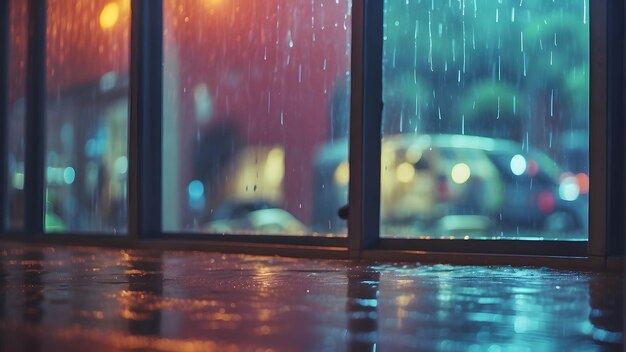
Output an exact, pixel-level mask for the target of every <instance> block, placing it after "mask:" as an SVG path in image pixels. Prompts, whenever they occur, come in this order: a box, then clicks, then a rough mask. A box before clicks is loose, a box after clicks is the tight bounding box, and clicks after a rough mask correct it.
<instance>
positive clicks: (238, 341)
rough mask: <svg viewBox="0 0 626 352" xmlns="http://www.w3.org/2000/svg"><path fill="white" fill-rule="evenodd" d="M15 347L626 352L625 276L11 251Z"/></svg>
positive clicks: (9, 308)
mask: <svg viewBox="0 0 626 352" xmlns="http://www.w3.org/2000/svg"><path fill="white" fill-rule="evenodd" d="M0 288H1V289H0V350H4V351H40V350H41V351H55V350H59V351H61V350H62V351H66V350H87V349H88V350H90V351H93V352H95V351H114V350H156V351H208V350H219V351H321V350H329V351H337V350H348V351H368V350H371V351H374V350H380V351H402V350H420V351H430V350H436V351H490V352H497V351H572V350H576V351H596V350H622V347H623V345H622V343H623V342H622V339H623V334H622V332H623V330H624V321H623V296H624V278H623V274H611V273H595V272H570V271H562V270H552V269H538V268H514V267H504V266H499V267H462V266H448V265H419V264H411V265H366V264H359V263H354V262H348V261H325V260H308V259H286V258H275V257H255V256H246V255H222V254H215V253H192V252H167V251H166V252H158V251H145V250H113V249H103V248H82V247H62V246H55V247H34V246H33V247H27V246H20V245H15V244H1V243H0Z"/></svg>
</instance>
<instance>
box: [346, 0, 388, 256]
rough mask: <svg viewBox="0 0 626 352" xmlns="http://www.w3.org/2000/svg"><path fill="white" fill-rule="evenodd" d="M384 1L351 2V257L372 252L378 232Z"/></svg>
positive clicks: (349, 230)
mask: <svg viewBox="0 0 626 352" xmlns="http://www.w3.org/2000/svg"><path fill="white" fill-rule="evenodd" d="M382 48H383V1H380V0H363V1H355V2H354V3H353V4H352V64H351V67H352V75H351V98H350V99H351V102H350V156H349V160H350V185H349V195H348V204H349V216H348V232H349V236H350V239H349V247H350V250H351V252H352V256H353V257H355V256H358V255H359V251H360V250H363V249H368V248H374V247H375V246H376V245H377V242H378V238H379V232H380V150H381V138H380V133H381V121H382Z"/></svg>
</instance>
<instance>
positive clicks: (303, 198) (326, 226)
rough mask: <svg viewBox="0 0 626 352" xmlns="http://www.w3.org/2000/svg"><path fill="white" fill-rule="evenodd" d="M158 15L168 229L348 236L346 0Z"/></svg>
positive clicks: (181, 4) (171, 7) (178, 5)
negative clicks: (343, 212) (340, 213)
mask: <svg viewBox="0 0 626 352" xmlns="http://www.w3.org/2000/svg"><path fill="white" fill-rule="evenodd" d="M164 11H165V33H164V41H165V44H164V45H165V50H164V52H165V73H164V75H165V77H164V80H165V84H164V131H165V133H164V136H163V139H164V149H163V164H164V185H163V191H164V209H163V213H164V219H163V227H164V229H165V230H167V231H181V230H185V231H189V230H191V231H202V232H211V233H220V234H221V233H229V234H289V235H304V234H324V235H330V234H335V235H337V234H345V233H346V223H345V221H343V220H341V219H339V218H338V217H337V209H338V208H339V207H341V206H342V205H344V204H345V203H346V201H347V184H348V170H347V167H346V164H345V160H347V154H348V143H347V140H346V138H347V136H348V120H349V116H348V115H349V113H348V106H349V103H348V102H349V83H348V81H349V72H350V68H349V65H350V36H351V33H350V28H351V19H350V13H351V3H350V1H348V0H296V1H294V0H272V1H269V0H268V1H249V0H231V1H218V0H213V1H192V0H187V1H174V0H166V1H165V4H164Z"/></svg>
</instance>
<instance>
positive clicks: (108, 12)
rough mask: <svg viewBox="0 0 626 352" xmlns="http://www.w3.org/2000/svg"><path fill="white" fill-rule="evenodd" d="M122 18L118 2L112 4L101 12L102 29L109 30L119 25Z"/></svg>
mask: <svg viewBox="0 0 626 352" xmlns="http://www.w3.org/2000/svg"><path fill="white" fill-rule="evenodd" d="M119 18H120V5H118V4H117V3H116V2H110V3H108V4H106V5H104V7H103V8H102V11H101V12H100V27H102V29H108V28H111V27H113V26H115V24H116V23H117V20H118V19H119Z"/></svg>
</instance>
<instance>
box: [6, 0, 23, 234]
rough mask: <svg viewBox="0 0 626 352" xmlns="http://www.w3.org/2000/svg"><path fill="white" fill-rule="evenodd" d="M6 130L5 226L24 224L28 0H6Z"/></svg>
mask: <svg viewBox="0 0 626 352" xmlns="http://www.w3.org/2000/svg"><path fill="white" fill-rule="evenodd" d="M9 7H10V13H9V22H10V24H9V26H10V28H9V32H10V33H9V35H10V39H9V48H10V49H9V122H8V128H9V134H8V136H7V138H8V152H9V162H8V173H9V175H8V185H2V187H5V186H6V187H8V194H7V196H8V214H7V215H8V228H9V230H20V229H22V228H23V227H24V193H23V190H24V95H25V90H26V79H25V78H26V52H27V49H28V48H27V39H28V2H27V1H21V0H11V1H10V2H9Z"/></svg>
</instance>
